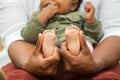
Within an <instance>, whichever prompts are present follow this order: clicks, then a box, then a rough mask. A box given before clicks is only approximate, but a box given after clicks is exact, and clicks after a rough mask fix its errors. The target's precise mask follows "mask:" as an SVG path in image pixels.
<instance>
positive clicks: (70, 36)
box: [65, 26, 80, 56]
mask: <svg viewBox="0 0 120 80" xmlns="http://www.w3.org/2000/svg"><path fill="white" fill-rule="evenodd" d="M78 32H79V29H78V28H77V27H76V26H70V27H67V28H66V29H65V37H66V43H67V48H68V50H69V51H70V52H71V54H72V55H74V56H77V55H79V51H80V41H79V35H78Z"/></svg>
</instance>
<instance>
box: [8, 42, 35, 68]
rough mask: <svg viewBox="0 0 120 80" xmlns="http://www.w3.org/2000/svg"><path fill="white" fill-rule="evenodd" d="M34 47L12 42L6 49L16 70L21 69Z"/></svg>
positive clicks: (24, 43) (28, 44)
mask: <svg viewBox="0 0 120 80" xmlns="http://www.w3.org/2000/svg"><path fill="white" fill-rule="evenodd" d="M34 47H35V46H34V45H33V44H30V43H27V42H25V41H15V42H13V43H12V44H11V45H10V47H9V49H8V52H9V56H10V58H11V60H12V62H13V64H14V65H15V66H16V67H17V68H23V65H24V64H25V63H26V61H28V59H29V58H30V56H31V55H32V52H33V50H34Z"/></svg>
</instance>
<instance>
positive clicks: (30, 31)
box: [21, 3, 58, 43]
mask: <svg viewBox="0 0 120 80" xmlns="http://www.w3.org/2000/svg"><path fill="white" fill-rule="evenodd" d="M57 8H58V7H57V6H56V5H55V4H53V3H51V4H49V5H47V6H46V7H44V8H42V11H41V12H36V13H34V14H33V16H32V19H31V20H30V21H29V22H28V23H27V24H26V26H25V27H24V28H23V30H22V32H21V35H22V37H23V38H24V40H26V41H28V42H31V43H36V41H37V38H38V34H39V33H42V32H43V31H44V30H45V29H46V25H45V24H47V22H48V20H49V19H50V18H52V17H53V16H54V15H55V13H56V12H57Z"/></svg>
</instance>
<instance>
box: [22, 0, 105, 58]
mask: <svg viewBox="0 0 120 80" xmlns="http://www.w3.org/2000/svg"><path fill="white" fill-rule="evenodd" d="M81 2H82V0H41V3H40V10H41V11H38V12H35V13H33V15H32V18H31V19H30V20H29V21H28V22H27V24H26V26H25V27H24V28H23V30H22V32H21V35H22V37H23V38H24V40H26V41H28V42H31V43H36V41H37V39H38V34H39V33H41V34H42V35H43V36H44V39H43V43H42V51H43V54H44V57H49V56H52V55H53V50H54V48H55V46H56V45H57V46H58V45H60V44H61V43H62V42H64V41H66V43H67V48H68V50H69V51H70V52H71V53H72V55H74V56H77V55H79V51H80V41H79V36H78V33H79V31H82V32H83V34H84V38H85V39H86V43H87V45H88V47H89V48H90V50H91V51H92V49H93V46H94V45H97V43H98V42H99V40H100V39H101V38H102V36H103V33H102V29H101V23H100V21H98V20H97V19H96V18H95V16H94V13H95V8H94V6H93V5H92V3H91V2H86V4H85V10H84V11H85V15H84V14H83V13H82V12H79V11H77V10H78V8H79V5H80V4H81Z"/></svg>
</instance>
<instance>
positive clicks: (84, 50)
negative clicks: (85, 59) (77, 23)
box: [79, 31, 89, 54]
mask: <svg viewBox="0 0 120 80" xmlns="http://www.w3.org/2000/svg"><path fill="white" fill-rule="evenodd" d="M79 39H80V44H81V51H82V54H88V53H89V52H87V51H88V50H89V49H88V46H87V44H86V40H85V39H84V37H83V33H82V31H80V32H79Z"/></svg>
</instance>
